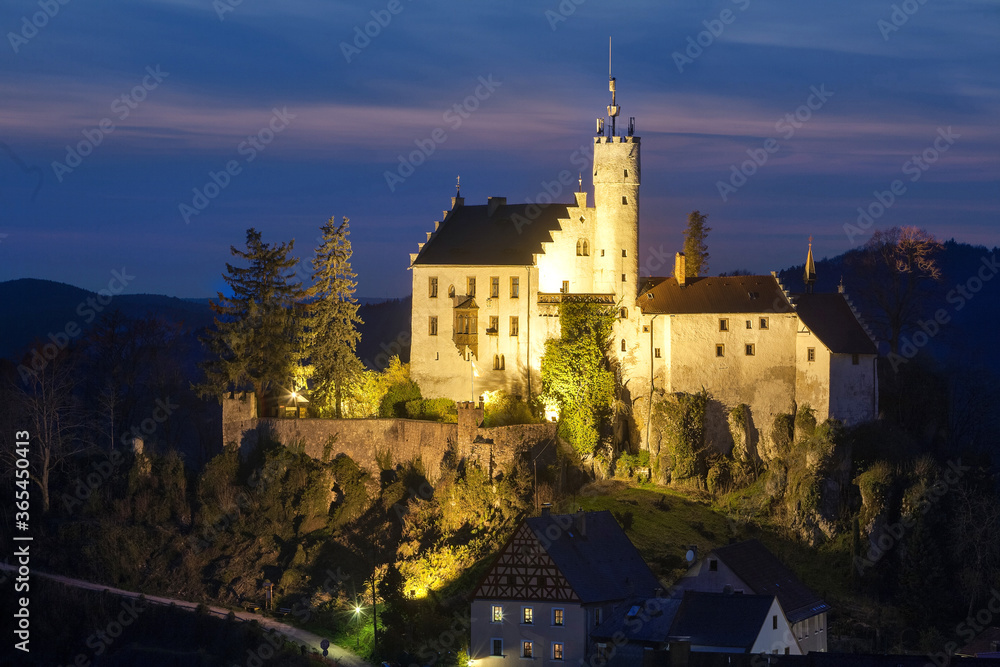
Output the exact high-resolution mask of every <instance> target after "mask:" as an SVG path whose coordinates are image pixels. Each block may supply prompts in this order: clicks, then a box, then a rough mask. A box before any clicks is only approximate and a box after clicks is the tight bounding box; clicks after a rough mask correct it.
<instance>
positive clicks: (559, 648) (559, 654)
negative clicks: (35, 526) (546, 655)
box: [552, 642, 563, 660]
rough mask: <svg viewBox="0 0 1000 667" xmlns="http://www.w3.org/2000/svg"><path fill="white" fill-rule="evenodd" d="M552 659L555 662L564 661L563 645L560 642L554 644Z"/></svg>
mask: <svg viewBox="0 0 1000 667" xmlns="http://www.w3.org/2000/svg"><path fill="white" fill-rule="evenodd" d="M552 659H553V660H562V659H563V645H562V644H561V643H559V642H553V643H552Z"/></svg>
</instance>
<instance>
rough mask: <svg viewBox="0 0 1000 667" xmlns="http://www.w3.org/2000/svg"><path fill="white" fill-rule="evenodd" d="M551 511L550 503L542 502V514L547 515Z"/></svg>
mask: <svg viewBox="0 0 1000 667" xmlns="http://www.w3.org/2000/svg"><path fill="white" fill-rule="evenodd" d="M551 513H552V503H542V516H549V514H551Z"/></svg>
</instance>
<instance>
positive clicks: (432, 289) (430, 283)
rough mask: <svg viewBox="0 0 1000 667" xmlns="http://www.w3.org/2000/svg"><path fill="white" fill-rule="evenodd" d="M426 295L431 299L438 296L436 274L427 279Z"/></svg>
mask: <svg viewBox="0 0 1000 667" xmlns="http://www.w3.org/2000/svg"><path fill="white" fill-rule="evenodd" d="M427 296H428V297H430V298H431V299H436V298H437V296H438V279H437V276H433V277H431V278H428V279H427Z"/></svg>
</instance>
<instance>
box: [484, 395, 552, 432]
mask: <svg viewBox="0 0 1000 667" xmlns="http://www.w3.org/2000/svg"><path fill="white" fill-rule="evenodd" d="M483 399H484V400H483V425H484V426H510V425H511V424H536V423H538V422H539V419H538V417H537V416H536V415H535V414H534V411H532V409H531V406H530V405H528V404H527V403H526V402H525V401H522V400H520V399H518V398H517V397H515V396H511V395H510V394H508V393H507V392H506V391H504V390H502V389H500V390H498V391H487V392H483Z"/></svg>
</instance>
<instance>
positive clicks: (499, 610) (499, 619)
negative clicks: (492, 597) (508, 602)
mask: <svg viewBox="0 0 1000 667" xmlns="http://www.w3.org/2000/svg"><path fill="white" fill-rule="evenodd" d="M491 618H492V619H493V620H492V621H490V622H491V623H503V607H501V606H500V605H498V604H495V605H493V615H492V617H491Z"/></svg>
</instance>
